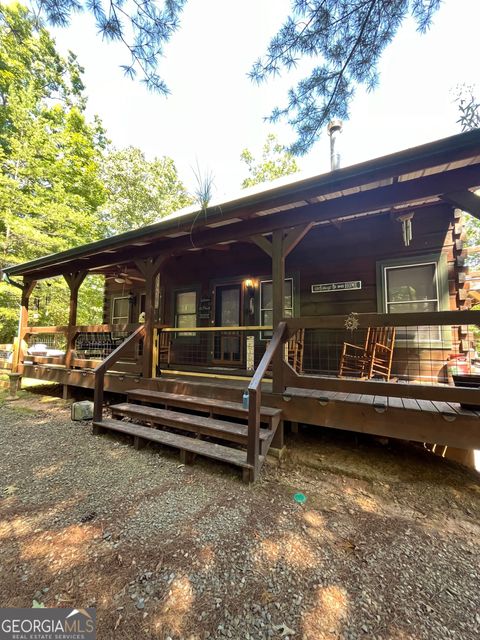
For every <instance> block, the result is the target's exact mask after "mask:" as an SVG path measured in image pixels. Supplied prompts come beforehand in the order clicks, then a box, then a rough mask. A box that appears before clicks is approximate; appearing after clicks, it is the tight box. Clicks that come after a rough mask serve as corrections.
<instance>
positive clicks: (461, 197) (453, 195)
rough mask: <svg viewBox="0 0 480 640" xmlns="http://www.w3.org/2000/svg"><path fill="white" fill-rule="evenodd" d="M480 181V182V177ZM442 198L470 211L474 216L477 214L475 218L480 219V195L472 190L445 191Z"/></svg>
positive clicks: (463, 209)
mask: <svg viewBox="0 0 480 640" xmlns="http://www.w3.org/2000/svg"><path fill="white" fill-rule="evenodd" d="M478 181H479V182H480V177H479V179H478ZM442 200H445V202H449V203H450V204H453V205H454V206H455V207H458V208H459V209H461V210H462V211H466V212H467V213H470V214H471V215H472V216H475V218H478V219H479V220H480V197H479V196H477V195H476V194H475V193H473V192H472V191H469V190H468V189H463V190H461V191H452V192H450V193H444V194H443V195H442Z"/></svg>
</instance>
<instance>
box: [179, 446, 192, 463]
mask: <svg viewBox="0 0 480 640" xmlns="http://www.w3.org/2000/svg"><path fill="white" fill-rule="evenodd" d="M195 458H196V455H195V454H194V453H193V451H185V449H180V462H181V463H182V464H185V465H187V464H188V465H190V464H193V463H194V462H195Z"/></svg>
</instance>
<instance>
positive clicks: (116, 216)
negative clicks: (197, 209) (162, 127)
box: [100, 147, 193, 236]
mask: <svg viewBox="0 0 480 640" xmlns="http://www.w3.org/2000/svg"><path fill="white" fill-rule="evenodd" d="M101 178H102V181H103V185H104V188H105V192H106V202H105V204H104V205H103V206H102V207H101V209H100V220H101V225H102V235H104V236H110V235H115V234H117V233H122V232H124V231H129V230H131V229H136V228H137V227H142V226H144V225H147V224H152V223H153V222H156V221H158V220H159V219H160V218H162V217H164V216H166V215H167V214H169V213H172V212H173V211H177V210H178V209H181V208H182V207H185V206H187V205H189V204H191V203H192V202H193V200H192V198H191V197H190V196H189V195H188V192H187V190H186V188H185V186H184V185H183V183H182V182H181V181H180V179H179V177H178V174H177V170H176V168H175V164H174V162H173V160H172V159H171V158H166V157H162V158H154V159H153V160H152V161H149V160H147V159H146V158H145V155H144V154H143V152H142V151H141V150H140V149H137V148H134V147H128V148H127V149H120V150H111V151H110V152H109V153H108V154H107V155H106V157H105V160H104V162H103V165H102V169H101Z"/></svg>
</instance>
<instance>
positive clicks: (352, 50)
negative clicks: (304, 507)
mask: <svg viewBox="0 0 480 640" xmlns="http://www.w3.org/2000/svg"><path fill="white" fill-rule="evenodd" d="M33 4H34V6H35V7H36V10H37V14H38V15H43V16H44V17H45V18H46V19H47V21H48V22H49V23H50V24H52V25H61V26H65V25H67V24H68V23H69V22H70V19H71V17H72V14H73V13H74V12H76V11H80V10H86V11H89V12H90V13H92V14H93V15H94V17H95V20H96V23H97V27H98V29H99V32H100V33H101V34H102V36H103V37H104V38H106V39H107V40H111V41H118V42H122V43H123V44H124V45H125V46H126V47H127V49H128V52H129V61H128V63H127V64H124V65H122V67H123V69H124V71H125V73H126V74H127V75H128V76H130V77H132V78H133V77H135V76H136V75H137V74H138V73H140V76H141V78H142V80H143V81H144V82H145V83H146V84H147V86H148V87H149V88H150V89H153V90H155V91H158V92H160V93H162V94H167V93H168V87H167V86H166V84H165V82H164V80H163V79H162V78H161V77H160V75H159V73H158V64H159V61H160V59H161V57H162V56H163V55H164V48H165V45H166V44H167V43H168V41H169V40H170V38H171V36H172V34H173V33H174V32H175V31H176V30H177V29H178V27H179V20H180V15H181V13H182V10H183V8H184V6H185V4H186V0H163V3H162V4H161V6H160V7H159V6H158V3H157V2H156V1H155V0H142V2H138V1H137V0H134V2H132V3H125V2H124V1H123V0H94V1H93V2H92V1H91V0H49V2H42V1H41V0H33ZM440 4H441V0H389V1H385V0H355V1H352V0H292V4H291V11H290V15H288V16H287V17H286V19H285V22H284V24H283V25H282V27H281V28H280V30H279V31H278V33H277V34H276V35H274V36H273V38H272V40H271V42H270V44H269V45H268V47H267V50H266V53H265V55H264V56H263V57H261V58H259V59H258V60H257V61H256V62H254V64H253V66H252V68H251V71H250V74H249V75H250V77H251V78H252V80H254V81H255V82H262V81H264V80H266V79H267V78H270V77H272V76H277V75H279V74H280V73H282V72H284V71H287V72H288V71H289V70H290V69H291V68H293V67H295V66H297V65H298V64H299V63H300V61H302V60H305V59H306V60H308V59H310V60H311V61H313V63H314V66H313V69H312V70H311V71H310V72H309V73H308V74H307V75H306V76H305V77H304V78H303V79H301V80H300V81H299V82H298V84H297V85H296V86H295V87H292V88H291V89H290V91H289V95H288V101H287V103H286V105H285V106H283V107H278V108H276V109H275V110H274V111H273V112H272V114H271V116H270V119H271V120H272V121H273V122H275V121H277V120H279V119H283V118H284V119H286V120H287V121H288V122H289V123H290V124H291V126H292V127H293V129H294V130H295V132H296V134H297V139H296V140H295V142H294V143H293V145H292V146H291V149H290V150H291V152H292V153H294V154H295V155H297V154H298V155H301V154H304V153H306V152H307V151H308V150H309V149H310V148H311V146H312V145H313V143H314V142H315V141H316V140H317V139H318V137H319V136H320V133H321V131H322V129H323V128H324V126H325V125H326V124H327V123H328V121H329V120H331V119H332V118H334V117H336V118H342V119H347V118H348V115H349V104H350V102H351V100H352V98H353V95H354V93H355V87H356V85H357V84H359V85H364V86H366V87H367V88H368V89H373V88H374V87H375V86H376V84H377V83H378V63H379V61H380V57H381V55H382V53H383V51H384V49H385V47H386V46H387V45H388V44H389V43H390V42H391V41H392V40H393V38H394V37H395V35H396V34H397V32H398V29H399V28H400V26H401V25H402V23H403V22H404V20H405V19H406V18H407V17H408V16H411V17H413V19H414V20H415V21H416V23H417V25H418V29H419V30H420V31H421V32H424V31H425V30H426V29H427V28H428V27H429V25H430V24H431V21H432V16H433V14H434V13H435V11H436V10H437V9H438V8H439V6H440ZM247 64H248V63H247Z"/></svg>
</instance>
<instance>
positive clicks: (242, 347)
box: [154, 325, 273, 377]
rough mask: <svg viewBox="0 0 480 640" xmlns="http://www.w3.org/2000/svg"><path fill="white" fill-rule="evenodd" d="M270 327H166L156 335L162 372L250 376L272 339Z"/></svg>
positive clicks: (162, 327)
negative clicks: (221, 373)
mask: <svg viewBox="0 0 480 640" xmlns="http://www.w3.org/2000/svg"><path fill="white" fill-rule="evenodd" d="M272 333H273V331H272V326H271V325H246V326H207V327H165V326H161V325H159V326H158V327H157V328H156V334H155V340H154V342H155V345H156V346H155V350H156V352H155V354H154V362H155V363H157V364H158V368H159V370H160V371H165V372H167V373H168V371H169V370H170V371H176V372H177V371H178V372H182V371H186V372H196V371H197V372H205V371H207V370H211V372H215V371H217V372H219V373H220V372H221V371H222V370H223V373H224V374H226V375H229V374H231V375H234V376H237V377H238V376H248V377H249V376H251V375H252V372H253V371H255V369H256V367H257V366H258V364H259V363H260V360H261V359H262V357H263V354H264V353H265V348H266V346H267V345H268V342H269V340H271V338H272Z"/></svg>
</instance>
